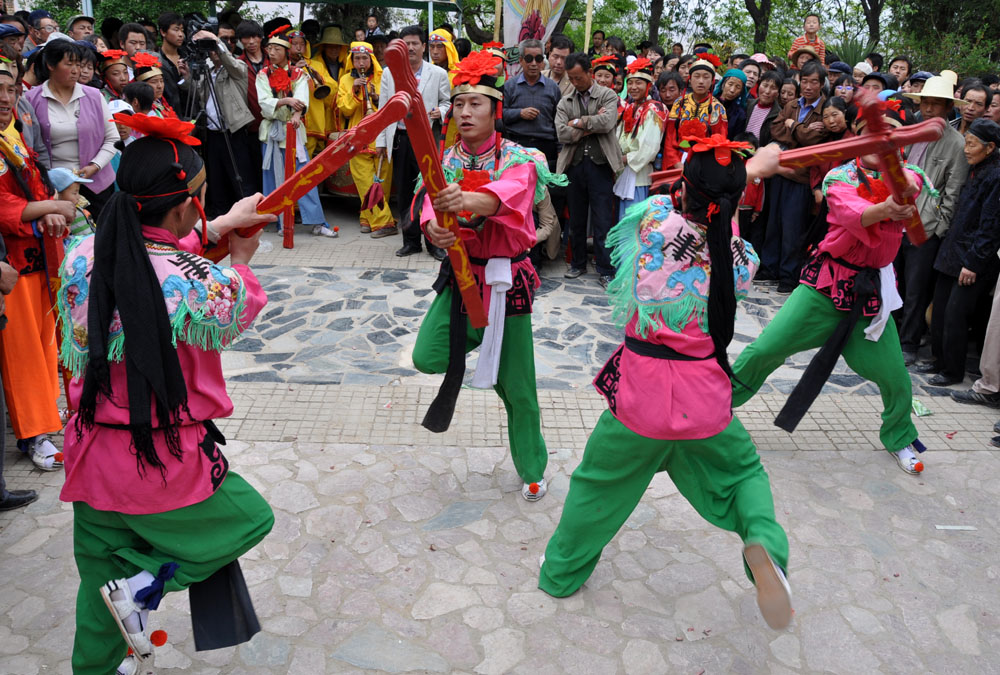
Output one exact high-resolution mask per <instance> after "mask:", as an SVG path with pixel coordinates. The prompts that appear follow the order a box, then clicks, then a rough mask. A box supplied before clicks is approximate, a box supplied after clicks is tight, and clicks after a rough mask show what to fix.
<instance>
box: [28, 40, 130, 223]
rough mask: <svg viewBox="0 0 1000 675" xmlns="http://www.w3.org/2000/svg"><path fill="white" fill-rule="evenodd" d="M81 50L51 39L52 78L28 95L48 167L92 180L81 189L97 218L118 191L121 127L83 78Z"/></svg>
mask: <svg viewBox="0 0 1000 675" xmlns="http://www.w3.org/2000/svg"><path fill="white" fill-rule="evenodd" d="M81 49H82V48H81V47H80V46H79V45H77V44H76V43H74V42H70V41H69V40H53V41H50V42H49V43H48V44H46V46H45V47H44V51H43V52H42V57H41V58H42V61H43V63H44V65H45V71H46V73H47V79H46V80H45V81H44V82H43V83H42V84H40V85H37V86H35V87H32V88H31V89H30V90H29V91H28V93H27V94H25V97H26V98H27V99H28V102H29V103H31V105H32V107H33V108H34V109H35V117H36V118H37V122H38V127H39V129H40V130H41V132H42V139H43V140H44V141H45V146H46V148H48V151H49V165H48V168H50V169H51V168H54V167H63V168H66V169H69V170H71V171H76V172H77V173H79V174H80V175H81V176H82V177H84V178H89V179H91V180H92V181H93V183H91V184H89V185H87V186H81V190H80V192H81V193H82V194H83V196H84V197H86V198H87V200H89V201H90V211H91V214H92V215H93V216H94V217H95V218H96V217H97V216H98V214H99V213H100V211H101V207H102V206H104V203H105V202H106V201H107V200H108V198H109V197H110V196H111V194H112V192H113V191H114V182H115V173H114V170H113V169H112V168H111V158H112V157H114V155H115V141H116V140H118V131H117V130H116V129H115V125H114V123H113V122H112V121H111V113H110V112H109V111H108V105H107V103H106V102H105V101H104V97H103V96H101V93H100V92H99V91H98V90H96V89H93V88H91V87H84V86H83V85H81V84H80V83H79V82H78V80H79V78H80V50H81Z"/></svg>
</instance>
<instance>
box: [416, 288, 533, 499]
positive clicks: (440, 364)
mask: <svg viewBox="0 0 1000 675" xmlns="http://www.w3.org/2000/svg"><path fill="white" fill-rule="evenodd" d="M451 294H452V289H451V288H446V289H445V290H444V292H443V293H440V294H439V295H438V296H437V297H436V298H434V302H432V303H431V306H430V309H428V310H427V316H425V317H424V321H423V323H422V324H420V332H419V333H418V334H417V343H416V344H415V345H414V347H413V365H414V366H415V367H416V369H417V370H419V371H420V372H422V373H443V372H444V371H445V370H447V368H448V330H449V327H450V325H451ZM465 325H466V331H467V335H468V338H467V342H466V345H465V348H466V351H467V352H470V351H472V350H473V349H475V348H476V347H478V346H479V344H480V343H481V342H482V341H483V333H484V332H485V329H484V328H473V327H472V324H471V323H469V320H468V319H465ZM493 389H495V390H496V392H497V394H498V395H499V396H500V399H501V400H502V401H503V405H504V407H505V408H506V409H507V436H508V437H509V438H510V455H511V458H512V459H513V460H514V468H515V469H517V475H519V476H520V477H521V480H523V481H524V482H525V483H534V482H536V481H539V480H541V479H542V478H543V477H544V476H545V465H546V464H547V463H548V461H549V454H548V451H547V450H546V449H545V441H544V439H542V418H541V415H540V413H539V411H538V391H537V389H536V387H535V345H534V338H533V337H532V335H531V315H530V314H523V315H521V316H508V317H507V318H506V319H504V323H503V344H502V345H501V347H500V369H499V372H498V373H497V383H496V385H495V386H494V387H493Z"/></svg>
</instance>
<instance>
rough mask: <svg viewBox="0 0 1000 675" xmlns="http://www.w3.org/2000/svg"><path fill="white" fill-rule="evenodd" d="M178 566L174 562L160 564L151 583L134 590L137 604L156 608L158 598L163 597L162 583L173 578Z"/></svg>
mask: <svg viewBox="0 0 1000 675" xmlns="http://www.w3.org/2000/svg"><path fill="white" fill-rule="evenodd" d="M178 567H180V565H178V564H177V563H175V562H168V563H163V564H162V565H160V571H159V572H157V573H156V578H155V579H153V583H151V584H150V585H149V586H146V587H145V588H143V589H141V590H139V591H138V592H136V594H135V599H136V601H137V602H138V604H140V605H142V606H144V607H145V608H146V609H156V608H157V607H159V606H160V600H162V599H163V585H164V584H165V583H167V582H168V581H170V580H171V579H173V578H174V572H176V571H177V568H178Z"/></svg>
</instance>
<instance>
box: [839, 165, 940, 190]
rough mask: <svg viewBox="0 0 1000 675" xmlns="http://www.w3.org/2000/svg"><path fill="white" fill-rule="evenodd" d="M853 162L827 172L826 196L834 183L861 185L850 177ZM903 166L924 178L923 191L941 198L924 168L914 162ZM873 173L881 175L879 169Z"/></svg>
mask: <svg viewBox="0 0 1000 675" xmlns="http://www.w3.org/2000/svg"><path fill="white" fill-rule="evenodd" d="M853 164H854V162H849V163H847V164H842V165H841V166H838V167H837V168H835V169H833V170H832V171H830V172H829V173H827V174H826V177H825V178H824V179H823V196H824V197H825V196H826V192H827V190H828V189H829V188H830V186H831V185H832V184H833V183H847V184H848V185H852V186H854V187H858V185H860V183H859V182H858V181H856V180H852V179H851V177H850V174H849V173H848V168H850V167H851V166H852V165H853ZM903 168H904V169H909V170H910V171H912V172H913V173H915V174H917V175H918V176H920V178H921V179H922V180H923V184H922V185H921V188H920V191H921V192H923V191H924V190H926V191H927V193H928V194H929V195H930V196H931V197H932V198H933V199H940V198H941V193H940V192H939V191H938V190H936V189H935V188H934V185H933V184H932V183H931V179H930V178H928V177H927V174H926V173H924V170H923V169H921V168H920V167H919V166H916V165H914V164H907V163H904V164H903ZM872 173H874V174H875V176H876V178H878V177H880V176H881V174H880V173H879V172H878V171H873V172H872Z"/></svg>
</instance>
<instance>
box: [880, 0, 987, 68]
mask: <svg viewBox="0 0 1000 675" xmlns="http://www.w3.org/2000/svg"><path fill="white" fill-rule="evenodd" d="M891 1H892V2H893V3H894V4H893V5H892V10H893V13H894V15H895V16H896V17H897V19H898V23H899V26H900V35H901V40H900V44H903V45H905V47H906V48H905V50H900V51H903V52H905V53H907V54H909V55H910V56H911V57H913V59H914V62H915V63H916V64H917V66H918V67H919V68H921V69H922V70H940V69H943V68H949V69H951V70H954V71H955V72H957V73H958V74H959V76H969V75H982V74H985V73H995V72H997V71H998V69H1000V67H998V65H997V64H998V61H1000V22H997V21H996V20H991V19H995V17H997V16H998V14H1000V0H979V1H976V2H970V1H968V0H964V1H959V2H956V1H955V0H905V1H904V0H891Z"/></svg>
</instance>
